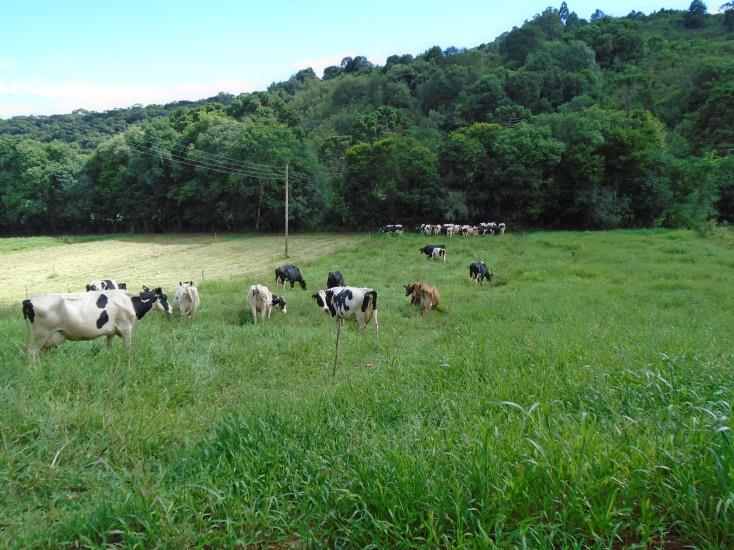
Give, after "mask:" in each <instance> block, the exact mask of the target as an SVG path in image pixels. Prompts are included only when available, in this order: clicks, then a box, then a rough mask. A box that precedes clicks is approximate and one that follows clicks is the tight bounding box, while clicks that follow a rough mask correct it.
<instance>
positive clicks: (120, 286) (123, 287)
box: [117, 283, 127, 290]
mask: <svg viewBox="0 0 734 550" xmlns="http://www.w3.org/2000/svg"><path fill="white" fill-rule="evenodd" d="M117 288H119V289H120V290H127V283H120V284H119V285H117Z"/></svg>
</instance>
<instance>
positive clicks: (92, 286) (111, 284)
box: [87, 279, 127, 292]
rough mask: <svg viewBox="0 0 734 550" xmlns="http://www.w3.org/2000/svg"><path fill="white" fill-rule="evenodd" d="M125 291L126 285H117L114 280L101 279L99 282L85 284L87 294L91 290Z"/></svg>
mask: <svg viewBox="0 0 734 550" xmlns="http://www.w3.org/2000/svg"><path fill="white" fill-rule="evenodd" d="M114 289H119V290H125V289H127V284H126V283H118V282H117V281H115V280H114V279H103V280H100V281H89V283H88V284H87V292H90V291H93V290H114Z"/></svg>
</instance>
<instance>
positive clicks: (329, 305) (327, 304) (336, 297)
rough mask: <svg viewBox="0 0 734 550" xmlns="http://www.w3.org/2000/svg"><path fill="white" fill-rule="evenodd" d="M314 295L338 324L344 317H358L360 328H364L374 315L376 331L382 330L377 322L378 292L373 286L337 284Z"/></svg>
mask: <svg viewBox="0 0 734 550" xmlns="http://www.w3.org/2000/svg"><path fill="white" fill-rule="evenodd" d="M312 297H313V299H314V300H316V303H317V304H318V306H319V307H320V308H321V309H322V310H324V312H325V313H327V314H329V315H331V316H332V317H333V318H334V319H335V320H336V322H337V324H341V323H343V322H344V319H347V320H349V319H357V322H358V323H359V328H360V330H364V328H365V326H367V325H368V324H369V322H370V320H371V319H372V318H373V317H374V319H375V332H378V331H379V330H380V329H379V326H378V324H377V292H376V291H375V290H373V289H371V288H356V287H352V286H337V287H334V288H329V289H327V290H319V291H318V292H317V293H316V294H314V295H313V296H312Z"/></svg>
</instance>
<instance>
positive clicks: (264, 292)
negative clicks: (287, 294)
mask: <svg viewBox="0 0 734 550" xmlns="http://www.w3.org/2000/svg"><path fill="white" fill-rule="evenodd" d="M247 305H249V306H250V311H251V312H252V322H253V324H255V325H256V324H257V313H258V312H260V318H261V319H263V320H264V319H265V315H266V314H267V316H268V319H270V314H271V313H272V312H273V307H277V308H278V309H279V310H280V311H282V312H283V313H288V309H287V308H286V304H285V300H284V299H283V298H281V297H280V296H276V295H275V294H271V293H270V290H268V287H266V286H263V285H252V286H251V287H250V290H249V291H248V292H247Z"/></svg>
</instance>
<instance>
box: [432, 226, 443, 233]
mask: <svg viewBox="0 0 734 550" xmlns="http://www.w3.org/2000/svg"><path fill="white" fill-rule="evenodd" d="M433 234H434V235H440V234H441V226H440V225H434V226H433Z"/></svg>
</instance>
